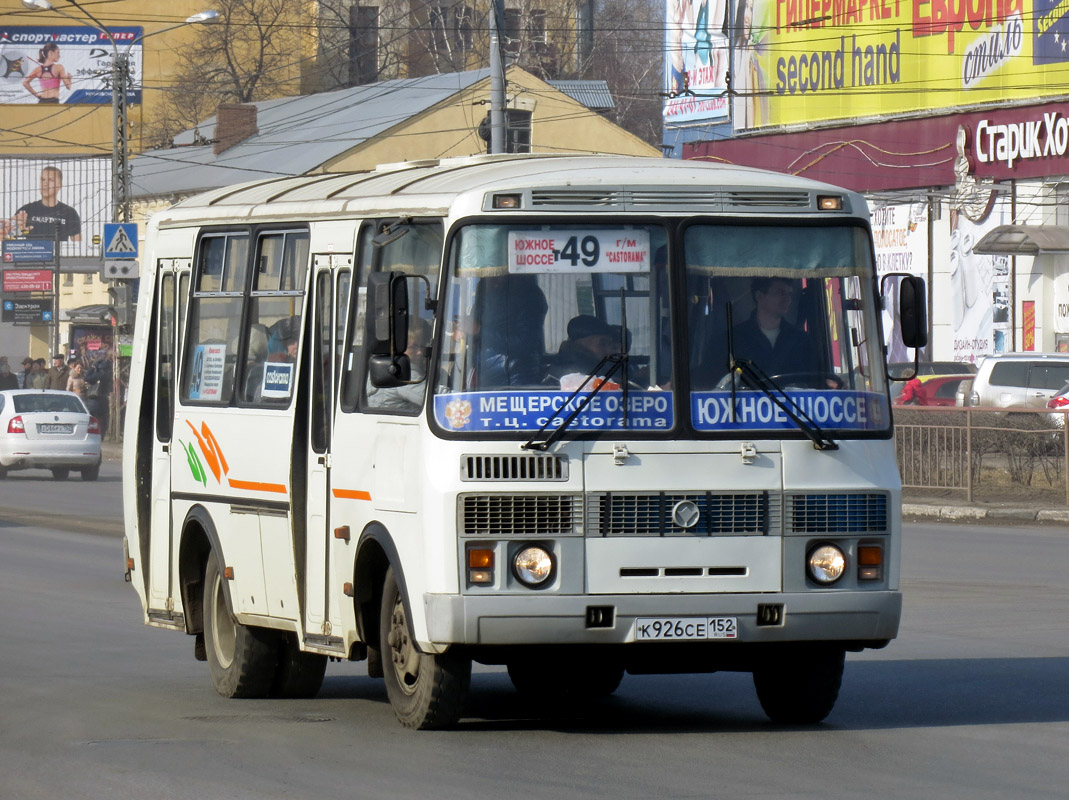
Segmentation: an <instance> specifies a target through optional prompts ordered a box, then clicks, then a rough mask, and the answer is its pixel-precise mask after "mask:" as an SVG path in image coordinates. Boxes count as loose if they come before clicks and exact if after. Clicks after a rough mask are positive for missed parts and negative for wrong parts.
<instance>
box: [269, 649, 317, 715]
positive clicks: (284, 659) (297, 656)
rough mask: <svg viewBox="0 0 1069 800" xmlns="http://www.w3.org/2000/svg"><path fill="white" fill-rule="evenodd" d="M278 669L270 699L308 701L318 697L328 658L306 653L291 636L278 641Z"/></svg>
mask: <svg viewBox="0 0 1069 800" xmlns="http://www.w3.org/2000/svg"><path fill="white" fill-rule="evenodd" d="M280 639H281V644H280V645H279V653H278V666H277V667H276V669H275V681H274V683H273V684H272V686H271V697H279V698H283V699H287V700H308V699H311V698H313V697H315V696H316V695H317V694H319V687H320V686H322V685H323V676H324V675H325V674H326V672H327V657H326V656H322V655H319V653H305V652H304V651H302V650H301V649H300V647H299V646H298V645H297V640H296V638H295V637H292V636H283V637H280Z"/></svg>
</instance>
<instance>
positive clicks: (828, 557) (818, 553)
mask: <svg viewBox="0 0 1069 800" xmlns="http://www.w3.org/2000/svg"><path fill="white" fill-rule="evenodd" d="M845 571H846V556H844V555H843V551H842V550H840V549H839V548H838V547H836V546H835V545H833V544H822V545H819V546H817V547H814V548H813V549H812V550H810V551H809V576H810V577H811V578H812V579H813V580H815V581H816V582H817V583H822V584H825V585H827V584H831V583H835V582H836V581H837V580H839V578H841V577H842V576H843V572H845Z"/></svg>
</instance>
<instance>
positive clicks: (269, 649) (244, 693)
mask: <svg viewBox="0 0 1069 800" xmlns="http://www.w3.org/2000/svg"><path fill="white" fill-rule="evenodd" d="M204 646H205V650H206V651H207V652H206V654H207V656H208V672H209V673H210V675H211V679H212V686H214V687H215V691H217V692H219V694H221V695H222V696H223V697H267V696H268V694H269V693H270V691H271V686H272V684H273V682H274V679H275V671H276V665H277V662H278V642H277V640H276V638H275V635H274V634H273V633H272V632H271V631H267V630H264V629H261V628H252V627H249V626H247V625H242V624H241V623H240V622H238V621H237V620H236V619H234V614H233V612H232V611H231V609H230V607H229V605H228V604H227V599H226V592H225V591H224V588H223V576H222V573H221V572H220V570H219V564H218V561H217V560H216V557H215V556H214V555H211V556H209V558H208V565H207V567H206V568H205V570H204Z"/></svg>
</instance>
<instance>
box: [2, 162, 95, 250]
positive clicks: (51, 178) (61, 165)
mask: <svg viewBox="0 0 1069 800" xmlns="http://www.w3.org/2000/svg"><path fill="white" fill-rule="evenodd" d="M110 208H111V159H110V158H101V157H97V156H93V157H83V158H2V157H0V237H2V238H4V239H5V240H6V241H5V245H4V252H5V254H12V255H13V254H14V252H15V251H16V250H19V249H24V250H25V249H31V248H33V247H34V246H35V245H33V243H32V240H34V239H50V240H52V241H54V242H57V243H58V251H57V254H58V255H59V257H60V260H61V262H62V260H63V259H70V258H77V257H84V258H99V256H100V245H99V243H98V244H93V238H94V237H96V238H97V240H98V242H99V241H100V238H101V237H102V236H103V233H104V223H105V222H107V221H109V220H110V219H111V214H110ZM13 240H15V241H13ZM16 241H17V242H19V243H18V244H16ZM21 260H29V256H27V257H26V258H24V259H21ZM11 261H12V263H14V262H15V261H16V259H15V258H14V256H13V257H12V259H11Z"/></svg>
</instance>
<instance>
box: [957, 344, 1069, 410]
mask: <svg viewBox="0 0 1069 800" xmlns="http://www.w3.org/2000/svg"><path fill="white" fill-rule="evenodd" d="M1066 383H1069V353H1002V354H1000V355H994V356H988V357H987V358H985V359H984V360H983V361H982V362H981V363H980V368H979V369H978V370H977V372H976V376H975V377H974V378H973V381H972V391H971V392H970V393H969V394H968V395H967V396H966V397H965V405H969V406H985V407H988V408H1011V407H1023V408H1046V407H1047V401H1048V400H1050V399H1051V398H1052V397H1053V396H1054V395H1055V394H1057V393H1058V392H1059V391H1060V390H1061V388H1062V387H1063V386H1065V384H1066Z"/></svg>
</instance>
